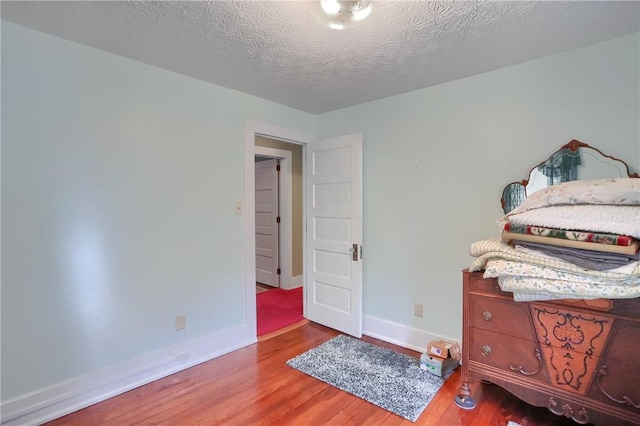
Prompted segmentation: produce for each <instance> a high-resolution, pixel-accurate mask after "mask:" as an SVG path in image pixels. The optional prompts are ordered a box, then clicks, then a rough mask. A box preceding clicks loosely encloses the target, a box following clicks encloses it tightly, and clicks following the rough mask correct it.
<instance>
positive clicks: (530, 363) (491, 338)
mask: <svg viewBox="0 0 640 426" xmlns="http://www.w3.org/2000/svg"><path fill="white" fill-rule="evenodd" d="M470 331H471V333H470V334H471V335H470V338H471V344H470V346H469V358H470V359H471V360H474V361H477V362H480V363H482V364H487V365H491V366H493V367H497V368H500V369H501V370H504V371H509V372H512V373H514V374H517V375H523V376H527V377H530V378H534V379H538V380H540V381H542V382H545V383H548V381H549V380H548V374H547V370H546V366H545V365H544V362H543V360H542V354H541V352H540V351H539V349H538V343H537V342H533V341H530V340H524V339H517V338H515V337H510V336H505V335H504V334H498V333H493V332H491V331H487V330H481V329H478V328H472V329H471V330H470Z"/></svg>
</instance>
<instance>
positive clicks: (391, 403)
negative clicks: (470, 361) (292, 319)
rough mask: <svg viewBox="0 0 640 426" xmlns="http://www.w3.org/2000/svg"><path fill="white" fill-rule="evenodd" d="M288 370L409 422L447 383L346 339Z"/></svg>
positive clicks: (402, 358)
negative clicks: (307, 376) (305, 375)
mask: <svg viewBox="0 0 640 426" xmlns="http://www.w3.org/2000/svg"><path fill="white" fill-rule="evenodd" d="M287 365H289V366H290V367H293V368H295V369H296V370H299V371H301V372H303V373H306V374H308V375H310V376H312V377H315V378H316V379H318V380H322V381H323V382H325V383H328V384H330V385H332V386H335V387H337V388H338V389H341V390H343V391H345V392H349V393H350V394H352V395H355V396H357V397H360V398H362V399H364V400H365V401H369V402H370V403H372V404H375V405H377V406H378V407H381V408H384V409H385V410H387V411H390V412H392V413H394V414H397V415H398V416H401V417H403V418H405V419H407V420H410V421H412V422H415V421H416V420H417V419H418V417H420V414H422V412H423V411H424V409H425V408H426V407H427V405H428V404H429V402H431V399H433V397H434V395H435V394H436V392H438V390H439V389H440V387H441V386H442V384H443V383H444V382H445V380H446V377H445V378H440V377H438V376H436V375H434V374H432V373H429V372H428V371H425V370H421V369H420V360H419V359H418V358H416V357H412V356H409V355H405V354H400V353H397V352H395V351H392V350H391V349H387V348H382V347H380V346H376V345H373V344H371V343H367V342H363V341H361V340H358V339H355V338H353V337H349V336H345V335H340V336H336V337H334V338H333V339H331V340H328V341H326V342H324V343H323V344H321V345H320V346H317V347H315V348H313V349H311V350H309V351H307V352H305V353H303V354H301V355H298V356H297V357H295V358H292V359H290V360H289V361H287ZM447 377H448V376H447Z"/></svg>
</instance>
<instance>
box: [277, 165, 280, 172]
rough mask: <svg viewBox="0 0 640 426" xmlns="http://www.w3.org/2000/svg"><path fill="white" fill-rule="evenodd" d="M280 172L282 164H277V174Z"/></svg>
mask: <svg viewBox="0 0 640 426" xmlns="http://www.w3.org/2000/svg"><path fill="white" fill-rule="evenodd" d="M279 171H280V164H276V172H279Z"/></svg>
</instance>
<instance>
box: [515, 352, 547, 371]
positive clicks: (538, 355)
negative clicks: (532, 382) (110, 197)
mask: <svg viewBox="0 0 640 426" xmlns="http://www.w3.org/2000/svg"><path fill="white" fill-rule="evenodd" d="M535 357H536V359H537V360H538V368H537V369H536V371H531V372H529V371H524V369H523V368H522V366H521V365H518V366H517V367H516V366H515V365H513V364H511V365H510V366H509V368H510V369H511V371H517V372H518V373H520V374H522V375H523V376H535V375H536V374H538V373H539V372H540V367H542V354H541V353H540V349H538V348H536V352H535Z"/></svg>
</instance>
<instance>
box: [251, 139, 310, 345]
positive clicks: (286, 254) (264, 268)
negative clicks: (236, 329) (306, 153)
mask: <svg viewBox="0 0 640 426" xmlns="http://www.w3.org/2000/svg"><path fill="white" fill-rule="evenodd" d="M254 149H255V159H256V160H255V161H256V163H255V172H256V174H255V192H256V199H255V224H256V241H255V250H256V257H255V259H256V292H257V296H256V316H257V327H258V336H263V335H265V334H266V333H272V332H274V331H276V330H277V329H280V328H284V327H288V326H290V325H292V324H293V323H295V322H299V321H301V320H302V319H303V317H302V314H303V312H302V304H303V302H302V284H303V278H302V276H303V272H302V271H303V235H302V234H303V229H302V223H303V213H302V206H303V192H302V186H303V185H302V182H303V179H302V158H303V154H302V153H303V149H302V145H299V144H293V143H289V142H286V141H281V140H277V139H274V138H271V137H264V136H259V135H256V137H255V148H254ZM278 169H279V170H278ZM274 183H275V186H276V188H273V189H272V184H274ZM275 192H277V193H279V195H280V196H279V197H277V198H276V197H273V195H274V193H275ZM270 203H271V204H273V203H276V204H277V206H275V207H273V206H269V204H270ZM274 210H275V211H277V213H276V214H273V211H274ZM277 219H279V220H277ZM278 225H279V226H278ZM271 229H273V230H277V229H279V231H280V232H279V234H278V235H272V232H271ZM278 241H279V242H278ZM276 246H277V247H278V248H279V253H276V254H275V255H274V256H272V255H271V252H272V250H270V248H274V247H276ZM276 258H279V262H276V261H275V260H276ZM271 270H273V271H274V272H275V271H277V272H275V273H276V275H275V276H273V275H272V274H271V273H270V271H271ZM278 282H279V285H277V283H278ZM261 284H266V286H264V285H261ZM265 287H266V289H268V290H266V291H268V294H265V293H264V291H265ZM274 287H279V288H274ZM265 330H266V331H265Z"/></svg>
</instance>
